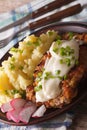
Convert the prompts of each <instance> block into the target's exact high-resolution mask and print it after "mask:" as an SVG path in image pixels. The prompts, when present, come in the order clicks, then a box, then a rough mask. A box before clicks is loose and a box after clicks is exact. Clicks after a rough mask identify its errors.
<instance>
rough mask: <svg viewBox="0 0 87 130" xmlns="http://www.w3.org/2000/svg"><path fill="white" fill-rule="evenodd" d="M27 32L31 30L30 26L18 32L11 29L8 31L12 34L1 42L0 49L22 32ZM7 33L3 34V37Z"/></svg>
mask: <svg viewBox="0 0 87 130" xmlns="http://www.w3.org/2000/svg"><path fill="white" fill-rule="evenodd" d="M27 30H29V27H28V26H25V27H24V28H22V29H18V30H17V31H15V28H11V29H9V30H7V31H10V32H11V33H10V35H9V36H7V37H6V38H3V39H1V40H0V48H2V47H4V46H6V45H7V44H8V43H9V42H10V41H11V40H12V39H13V38H15V37H16V36H17V35H18V34H20V33H21V32H24V31H27ZM7 31H4V32H2V35H4V34H5V33H6V32H7Z"/></svg>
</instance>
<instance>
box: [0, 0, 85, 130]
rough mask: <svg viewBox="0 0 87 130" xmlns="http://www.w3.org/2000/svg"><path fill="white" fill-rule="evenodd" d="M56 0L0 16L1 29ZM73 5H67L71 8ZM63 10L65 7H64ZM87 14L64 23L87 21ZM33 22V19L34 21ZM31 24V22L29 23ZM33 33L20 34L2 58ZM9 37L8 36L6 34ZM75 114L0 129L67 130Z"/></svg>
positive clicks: (0, 51)
mask: <svg viewBox="0 0 87 130" xmlns="http://www.w3.org/2000/svg"><path fill="white" fill-rule="evenodd" d="M52 1H54V0H50V1H49V0H45V1H44V0H35V1H32V2H31V3H28V4H26V5H24V6H22V7H20V8H17V9H15V10H12V11H11V12H6V13H3V14H0V27H4V26H6V25H8V24H10V23H12V22H15V21H17V20H18V19H20V18H22V17H24V16H26V15H27V14H29V13H32V11H34V10H36V9H38V8H39V7H41V6H43V5H46V4H47V3H49V2H52ZM70 5H71V4H69V5H67V6H70ZM62 8H63V7H62ZM86 14H87V9H84V10H83V11H82V12H81V13H79V14H78V15H75V16H72V17H68V18H65V19H63V20H62V21H72V20H73V21H77V19H78V20H79V21H87V18H86V17H85V15H86ZM32 20H33V19H32ZM28 22H29V21H28ZM28 22H25V23H24V24H22V25H20V26H18V27H15V28H14V29H13V30H12V29H10V30H9V34H10V33H12V32H13V31H15V30H17V29H20V28H22V27H24V26H26V25H27V24H28ZM30 33H31V31H29V30H28V31H25V32H23V33H21V34H19V35H18V36H17V37H16V38H14V39H13V40H12V41H11V42H10V43H8V44H7V45H6V46H5V47H3V48H2V49H0V58H1V57H2V56H3V55H4V54H5V53H6V52H7V51H8V50H9V49H10V48H11V47H12V46H14V45H15V44H16V43H18V42H19V41H20V40H21V39H23V38H24V37H25V36H27V35H29V34H30ZM6 35H7V34H6ZM3 36H4V33H3V34H2V33H1V34H0V38H2V37H3ZM73 117H74V114H73V113H72V112H68V113H64V114H62V115H60V116H57V117H55V118H53V119H50V120H48V121H46V122H42V123H39V124H37V125H32V126H10V125H7V124H3V123H0V129H1V130H8V129H9V130H66V129H67V127H69V126H70V125H71V124H72V121H73Z"/></svg>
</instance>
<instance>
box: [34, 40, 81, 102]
mask: <svg viewBox="0 0 87 130" xmlns="http://www.w3.org/2000/svg"><path fill="white" fill-rule="evenodd" d="M67 46H68V47H69V48H70V49H72V50H74V52H73V53H72V54H71V55H69V56H62V55H61V54H60V53H59V50H60V48H62V47H63V48H66V47H67ZM55 47H56V48H58V51H57V52H54V51H53V50H54V48H55ZM49 52H50V53H51V58H50V59H47V60H46V62H45V66H44V68H45V70H44V72H43V74H42V79H41V81H39V85H42V89H40V90H39V91H36V102H45V101H48V100H50V99H53V98H55V97H57V96H58V95H59V94H60V93H61V88H60V85H59V84H60V82H61V80H62V79H61V78H59V77H64V75H66V74H67V73H68V72H69V71H70V69H71V68H72V67H74V65H75V61H76V60H78V58H79V44H78V43H77V41H76V40H74V39H73V40H71V41H62V44H60V45H57V43H56V42H54V43H53V44H52V46H51V48H50V50H49ZM72 57H74V59H72ZM64 58H65V59H66V58H69V59H70V65H67V64H66V63H60V60H61V59H62V60H64ZM58 70H59V71H60V74H59V75H56V72H57V71H58ZM46 72H50V74H51V76H50V77H49V78H47V79H45V78H44V75H45V73H46ZM58 76H59V77H58Z"/></svg>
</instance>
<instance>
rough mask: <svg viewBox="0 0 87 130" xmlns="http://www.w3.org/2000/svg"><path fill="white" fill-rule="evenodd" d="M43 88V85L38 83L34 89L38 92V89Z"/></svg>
mask: <svg viewBox="0 0 87 130" xmlns="http://www.w3.org/2000/svg"><path fill="white" fill-rule="evenodd" d="M41 89H42V85H38V86H36V87H35V88H34V91H35V92H37V91H40V90H41Z"/></svg>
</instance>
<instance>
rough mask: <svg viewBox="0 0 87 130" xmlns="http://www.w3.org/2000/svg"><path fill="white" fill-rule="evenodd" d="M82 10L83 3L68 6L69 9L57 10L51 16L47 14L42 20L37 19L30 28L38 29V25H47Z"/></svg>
mask: <svg viewBox="0 0 87 130" xmlns="http://www.w3.org/2000/svg"><path fill="white" fill-rule="evenodd" d="M80 11H82V7H81V5H80V4H76V5H74V6H71V7H69V8H67V9H64V10H62V11H59V12H57V13H55V14H52V15H50V16H47V17H45V18H42V19H40V20H37V21H35V22H32V23H30V24H29V28H30V29H31V30H33V29H36V28H38V27H42V26H44V25H47V24H50V23H53V22H57V21H58V20H61V19H63V18H65V17H68V16H72V15H74V14H77V13H79V12H80Z"/></svg>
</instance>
